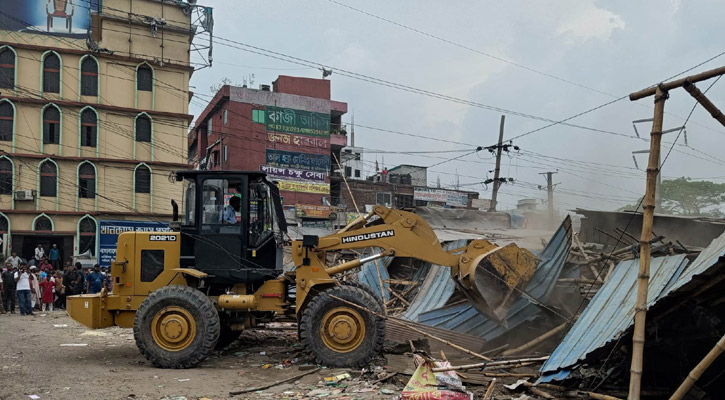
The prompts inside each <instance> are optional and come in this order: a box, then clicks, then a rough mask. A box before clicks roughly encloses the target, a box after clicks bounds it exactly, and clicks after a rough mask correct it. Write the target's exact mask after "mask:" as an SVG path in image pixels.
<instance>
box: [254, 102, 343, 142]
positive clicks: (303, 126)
mask: <svg viewBox="0 0 725 400" xmlns="http://www.w3.org/2000/svg"><path fill="white" fill-rule="evenodd" d="M265 116H266V117H265V123H266V128H267V132H282V133H292V134H296V135H309V136H319V137H324V138H329V137H330V114H321V113H316V112H311V111H302V110H294V109H291V108H277V107H270V106H267V107H266V110H265Z"/></svg>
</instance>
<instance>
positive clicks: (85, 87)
mask: <svg viewBox="0 0 725 400" xmlns="http://www.w3.org/2000/svg"><path fill="white" fill-rule="evenodd" d="M81 94H82V95H83V96H98V63H97V62H96V60H95V59H93V57H86V58H85V59H83V62H82V63H81Z"/></svg>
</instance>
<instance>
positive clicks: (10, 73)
mask: <svg viewBox="0 0 725 400" xmlns="http://www.w3.org/2000/svg"><path fill="white" fill-rule="evenodd" d="M0 88H4V89H13V88H15V53H13V51H12V50H10V48H8V47H5V48H4V49H2V50H0Z"/></svg>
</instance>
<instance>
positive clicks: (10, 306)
mask: <svg viewBox="0 0 725 400" xmlns="http://www.w3.org/2000/svg"><path fill="white" fill-rule="evenodd" d="M5 267H6V268H7V269H6V270H5V271H4V272H3V273H2V279H3V306H4V308H5V310H7V311H10V314H15V271H14V269H15V268H13V265H12V264H10V263H7V264H6V265H5Z"/></svg>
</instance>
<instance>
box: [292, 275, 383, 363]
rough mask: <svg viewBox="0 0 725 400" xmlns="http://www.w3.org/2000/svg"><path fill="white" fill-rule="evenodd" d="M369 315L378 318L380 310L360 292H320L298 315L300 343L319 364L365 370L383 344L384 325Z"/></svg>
mask: <svg viewBox="0 0 725 400" xmlns="http://www.w3.org/2000/svg"><path fill="white" fill-rule="evenodd" d="M332 296H334V297H332ZM336 297H337V298H339V299H343V300H345V301H347V302H350V303H353V304H356V305H357V306H358V307H355V306H352V305H350V304H347V303H346V302H343V301H340V300H339V299H336ZM368 310H369V311H368ZM370 311H372V312H370ZM373 313H377V314H378V315H379V314H382V306H381V304H380V302H379V301H378V300H377V299H376V298H375V297H373V296H372V295H371V294H370V293H369V292H368V291H366V290H364V289H361V288H359V287H355V286H350V285H341V286H335V287H332V288H329V289H326V290H323V291H322V292H320V293H318V294H316V295H314V297H313V298H312V299H311V300H310V303H309V304H308V305H307V307H305V309H304V311H303V312H302V319H301V322H300V334H301V338H302V343H303V344H304V346H305V348H306V349H307V351H309V352H310V353H311V354H312V356H313V357H314V358H315V361H316V362H317V363H319V364H322V365H326V366H329V367H354V368H362V367H365V366H367V365H368V364H370V362H371V361H372V360H373V359H374V358H375V357H376V356H378V355H379V354H380V352H381V351H382V348H383V342H384V341H385V321H384V320H383V319H382V318H380V317H378V316H376V315H375V314H373Z"/></svg>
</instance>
